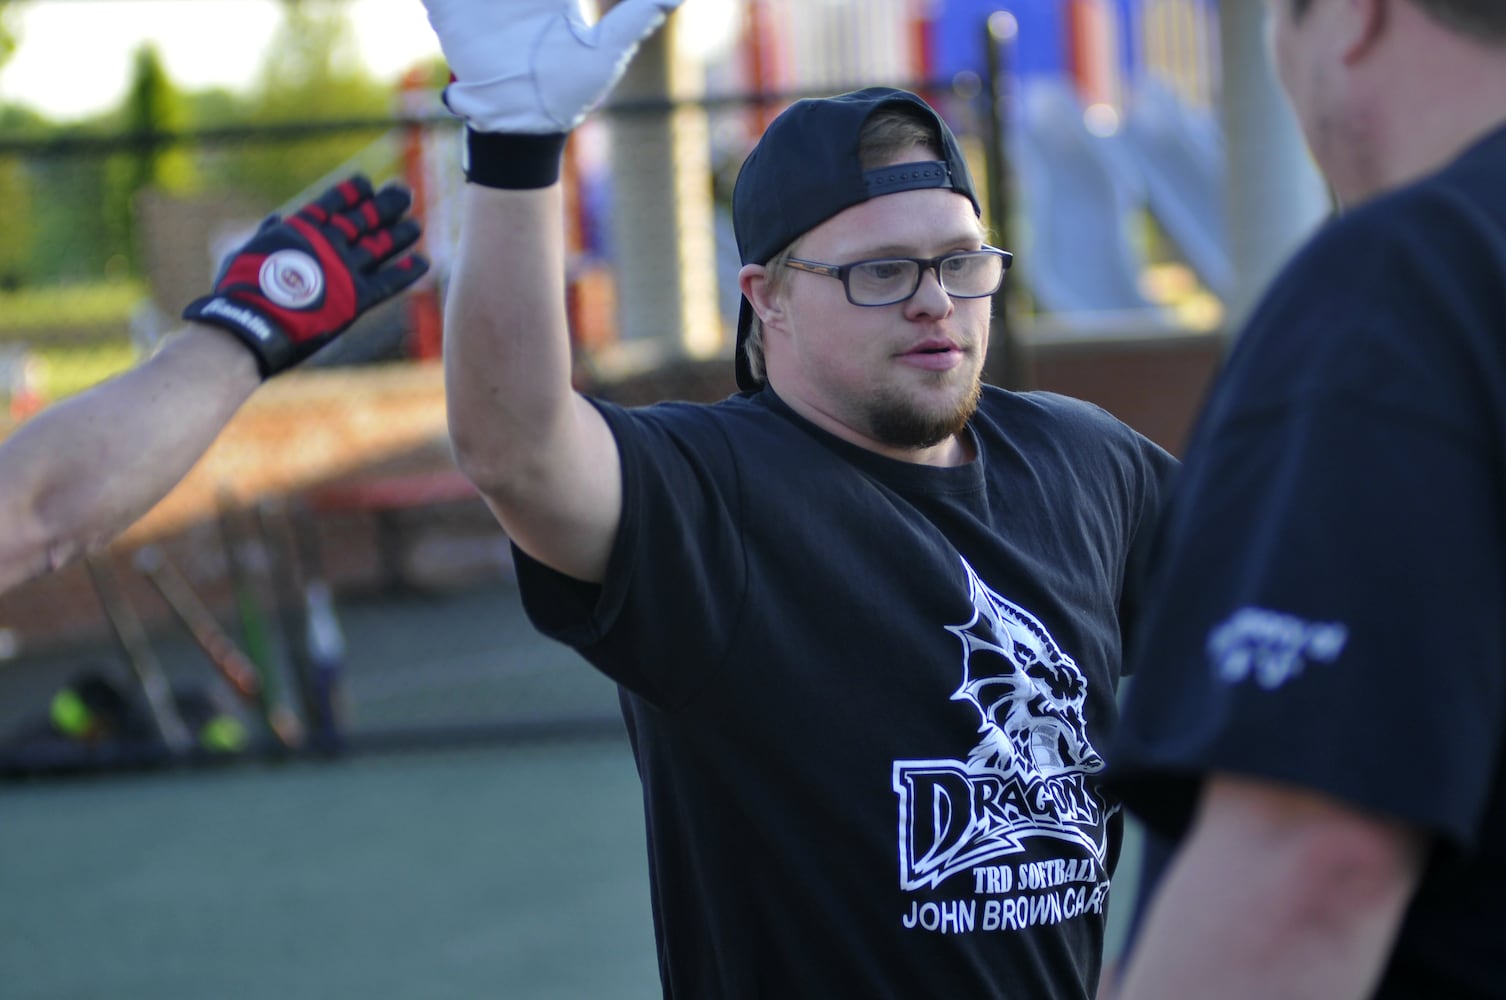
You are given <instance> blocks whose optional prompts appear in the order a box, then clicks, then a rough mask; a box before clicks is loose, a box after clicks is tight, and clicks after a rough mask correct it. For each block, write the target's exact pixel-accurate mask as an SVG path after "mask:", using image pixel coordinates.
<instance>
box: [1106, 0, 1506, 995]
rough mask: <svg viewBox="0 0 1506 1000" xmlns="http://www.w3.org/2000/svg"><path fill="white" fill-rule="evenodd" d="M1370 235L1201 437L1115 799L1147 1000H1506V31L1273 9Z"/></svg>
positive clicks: (1138, 973) (1487, 10) (1252, 353)
mask: <svg viewBox="0 0 1506 1000" xmlns="http://www.w3.org/2000/svg"><path fill="white" fill-rule="evenodd" d="M1270 17H1271V19H1272V22H1273V23H1272V26H1271V27H1272V34H1271V37H1272V41H1273V51H1274V55H1275V61H1276V64H1277V67H1278V70H1279V74H1280V76H1281V79H1282V81H1283V83H1284V85H1285V87H1286V89H1287V91H1288V93H1289V95H1290V97H1291V98H1292V102H1293V105H1294V107H1295V109H1296V111H1297V114H1298V117H1299V119H1300V120H1301V123H1302V125H1303V127H1304V130H1305V132H1306V134H1307V138H1308V142H1309V145H1310V146H1311V148H1312V151H1313V153H1314V155H1315V157H1316V158H1317V160H1318V162H1319V164H1320V165H1321V167H1322V168H1323V170H1324V172H1325V173H1326V175H1327V177H1328V179H1329V181H1330V182H1331V183H1332V185H1333V188H1334V190H1335V192H1336V193H1337V194H1338V196H1339V197H1340V199H1341V200H1342V202H1343V203H1344V205H1345V208H1346V211H1345V212H1344V214H1342V215H1340V216H1339V217H1338V218H1336V219H1335V220H1333V221H1332V222H1331V223H1330V224H1328V225H1327V226H1326V227H1325V228H1324V229H1323V230H1321V231H1320V232H1319V233H1318V234H1317V235H1316V237H1315V238H1314V239H1313V240H1312V241H1311V242H1310V243H1309V245H1308V246H1307V247H1305V248H1304V249H1303V250H1302V251H1301V252H1300V253H1299V254H1298V255H1297V256H1296V257H1295V258H1294V260H1293V261H1292V262H1291V263H1290V264H1289V265H1288V267H1287V268H1286V270H1285V271H1284V273H1283V274H1282V275H1281V276H1280V277H1279V279H1278V280H1277V281H1276V282H1275V284H1274V285H1273V287H1272V289H1271V290H1270V292H1269V293H1268V294H1267V295H1266V297H1265V299H1264V301H1263V302H1262V303H1261V304H1260V306H1259V308H1258V309H1257V310H1256V312H1255V313H1254V315H1253V316H1252V318H1251V320H1250V322H1249V325H1248V328H1247V329H1246V331H1245V332H1244V333H1243V334H1242V335H1241V337H1240V338H1239V340H1238V342H1237V344H1236V347H1235V350H1234V351H1233V353H1232V355H1231V356H1230V358H1229V360H1228V363H1227V365H1226V368H1225V370H1224V372H1223V373H1222V374H1221V376H1220V379H1219V381H1218V383H1217V386H1216V388H1215V390H1214V392H1213V393H1212V395H1211V396H1210V399H1209V403H1208V405H1207V408H1206V410H1205V412H1204V413H1203V415H1202V417H1201V419H1200V421H1199V425H1198V427H1197V429H1196V431H1195V433H1194V436H1193V441H1192V444H1191V446H1190V448H1189V451H1188V455H1187V463H1186V466H1185V468H1184V470H1183V473H1182V476H1181V478H1180V479H1179V481H1178V485H1177V488H1176V490H1175V492H1174V495H1173V498H1172V501H1171V503H1170V505H1169V507H1168V511H1167V515H1166V519H1165V521H1164V524H1163V529H1162V532H1161V533H1160V535H1159V536H1158V540H1157V544H1156V547H1155V550H1154V555H1153V567H1154V568H1153V571H1152V575H1151V580H1150V583H1149V584H1148V591H1147V595H1146V601H1145V604H1144V608H1145V611H1144V614H1143V616H1141V618H1140V620H1139V621H1138V622H1137V623H1136V632H1135V634H1136V636H1137V637H1138V638H1137V641H1136V643H1135V644H1134V646H1133V648H1132V650H1131V658H1130V662H1131V664H1132V665H1134V666H1135V667H1136V680H1135V684H1134V687H1133V688H1132V690H1131V692H1130V697H1129V702H1128V705H1127V707H1126V715H1125V719H1124V722H1123V725H1122V729H1121V732H1120V735H1119V737H1118V739H1117V740H1116V744H1115V746H1114V748H1113V752H1112V753H1111V755H1110V762H1111V764H1110V770H1111V776H1112V779H1111V783H1112V784H1113V786H1114V787H1117V788H1118V789H1120V790H1121V791H1122V792H1123V794H1124V796H1125V798H1126V801H1127V803H1128V805H1129V807H1130V808H1131V809H1132V811H1134V812H1136V813H1137V814H1138V815H1139V816H1141V817H1143V818H1144V820H1145V822H1146V824H1147V825H1148V827H1149V828H1150V830H1151V831H1152V833H1153V834H1154V835H1155V836H1156V837H1157V838H1168V839H1169V840H1170V841H1171V842H1172V843H1173V845H1174V847H1173V849H1172V851H1171V852H1170V861H1169V863H1165V864H1164V865H1163V864H1157V865H1156V870H1155V871H1153V872H1150V873H1148V875H1147V879H1146V881H1145V884H1146V885H1147V886H1148V888H1147V890H1146V892H1147V899H1148V902H1147V905H1146V906H1145V907H1144V908H1143V909H1142V910H1141V916H1140V920H1139V924H1138V929H1137V932H1136V934H1135V943H1134V945H1133V947H1132V950H1131V952H1130V957H1129V960H1128V966H1127V969H1126V973H1125V979H1124V982H1123V988H1122V991H1121V993H1120V1000H1131V998H1133V1000H1143V998H1156V1000H1163V998H1167V997H1205V996H1206V997H1212V996H1217V997H1220V998H1243V997H1261V998H1265V997H1293V998H1297V997H1312V998H1323V1000H1329V998H1334V997H1361V996H1377V997H1383V998H1444V997H1447V998H1462V997H1506V5H1503V4H1502V3H1500V2H1499V0H1270Z"/></svg>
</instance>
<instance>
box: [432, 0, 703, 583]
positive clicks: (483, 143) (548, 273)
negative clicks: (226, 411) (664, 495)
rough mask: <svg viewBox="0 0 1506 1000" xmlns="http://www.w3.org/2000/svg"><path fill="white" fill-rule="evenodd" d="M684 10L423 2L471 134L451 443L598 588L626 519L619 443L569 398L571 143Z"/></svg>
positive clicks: (449, 381) (629, 1)
mask: <svg viewBox="0 0 1506 1000" xmlns="http://www.w3.org/2000/svg"><path fill="white" fill-rule="evenodd" d="M679 2H680V0H621V2H619V3H617V4H616V5H615V6H613V7H612V9H611V10H609V11H608V12H607V14H606V16H605V17H603V18H602V20H601V21H600V22H599V23H597V24H595V25H587V24H584V23H583V22H581V21H580V19H579V11H578V5H577V4H576V3H574V2H573V0H425V5H426V7H427V8H428V11H429V20H430V22H431V23H432V24H433V26H434V30H435V32H436V34H437V35H438V36H439V41H440V45H441V47H442V48H443V49H444V52H445V57H446V58H447V59H448V60H449V63H450V68H451V70H452V71H453V72H454V74H455V82H454V83H452V84H451V85H450V87H449V88H448V89H447V90H446V92H445V100H446V103H448V104H449V106H450V108H451V110H453V111H455V112H456V113H457V114H459V115H462V116H463V117H464V118H465V119H466V122H467V126H468V127H467V130H466V141H467V150H468V156H467V171H466V173H467V180H468V181H469V182H470V183H468V184H467V185H466V188H465V195H464V202H463V205H462V209H461V218H462V219H463V223H462V230H461V237H460V247H459V253H458V254H457V257H456V264H455V268H454V271H453V274H452V277H451V284H450V292H449V298H448V301H447V303H446V309H445V384H446V395H447V399H448V405H449V420H450V437H451V440H452V442H453V446H454V449H455V457H456V461H457V463H458V464H459V465H460V467H461V469H462V470H463V471H464V472H465V473H466V475H467V476H469V477H470V479H471V481H472V482H473V483H475V485H476V487H477V489H479V490H480V491H481V494H482V495H483V496H484V497H485V498H486V500H487V503H488V504H489V505H490V506H491V508H492V510H493V512H494V513H495V514H496V515H497V518H498V520H499V521H500V522H501V523H502V526H503V527H504V528H506V530H507V532H508V534H509V536H510V537H511V538H512V539H513V541H515V542H516V543H517V544H518V545H519V546H520V547H521V548H522V549H523V550H524V551H525V552H527V553H528V554H529V555H531V556H533V557H534V558H535V559H538V560H539V561H540V562H543V563H545V564H546V565H548V566H551V567H553V568H554V569H556V570H558V571H560V572H562V573H566V574H569V575H570V576H573V577H576V578H577V579H581V580H587V581H592V582H599V581H600V580H601V579H603V577H604V576H605V574H606V567H607V557H608V555H609V554H610V551H611V546H612V541H613V539H614V537H615V536H616V532H617V525H618V521H619V520H620V517H621V513H622V483H621V475H620V470H619V467H618V455H617V445H616V442H615V441H614V439H613V437H612V434H611V432H610V430H609V429H608V427H607V425H606V422H605V421H604V420H603V418H602V417H601V415H600V413H599V412H598V411H597V410H596V409H595V407H593V406H592V405H591V404H590V403H589V402H587V401H586V400H585V399H584V398H583V397H581V396H580V395H578V394H577V393H576V392H574V390H573V389H572V384H571V377H570V376H571V371H570V365H571V358H570V345H569V335H568V329H567V325H566V316H565V285H564V274H565V254H564V233H563V226H564V220H563V203H562V196H561V191H560V185H559V164H560V156H561V153H562V151H563V148H564V142H565V137H566V136H567V135H568V134H569V132H570V130H571V129H573V128H574V127H575V126H576V125H577V124H579V123H580V121H581V120H582V119H583V118H584V117H585V115H586V114H587V112H589V111H590V109H591V108H592V107H593V106H594V105H595V104H596V103H597V102H598V101H600V100H601V98H602V97H604V96H605V95H606V93H607V92H608V91H609V90H610V89H611V87H612V85H613V84H614V83H615V82H616V80H617V79H618V77H619V76H620V75H621V73H622V71H623V69H624V68H625V67H626V65H627V62H628V60H629V59H630V58H631V57H632V54H633V52H634V51H635V50H636V49H637V46H638V44H639V42H640V41H641V39H642V38H644V37H646V36H647V35H648V34H649V33H650V32H652V31H653V30H654V29H655V28H657V27H658V25H659V23H660V22H662V21H663V19H664V15H665V13H666V12H667V11H669V10H671V9H672V8H674V7H675V6H677V5H678V3H679Z"/></svg>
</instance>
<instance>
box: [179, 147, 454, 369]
mask: <svg viewBox="0 0 1506 1000" xmlns="http://www.w3.org/2000/svg"><path fill="white" fill-rule="evenodd" d="M412 201H413V199H412V196H410V195H409V194H408V191H407V189H406V188H404V187H402V186H401V185H399V184H388V185H387V186H386V187H384V188H382V189H381V190H380V191H376V192H373V191H372V189H371V182H370V181H368V180H367V179H366V178H365V177H362V176H360V175H359V174H358V175H355V176H353V177H351V178H350V179H349V180H346V181H342V182H341V183H339V184H337V185H335V186H334V187H332V188H330V189H329V190H328V191H326V192H324V193H323V194H322V195H320V196H319V197H318V198H317V199H315V200H314V201H312V202H309V203H308V204H307V205H305V206H303V208H301V209H299V210H298V211H297V212H296V213H295V214H293V215H292V216H291V217H289V218H286V219H284V218H281V217H279V216H276V215H273V216H269V217H268V218H267V220H266V221H265V222H263V223H262V224H261V228H260V229H258V230H257V231H256V235H255V236H253V237H251V239H250V240H249V241H248V242H247V243H246V245H245V246H243V247H241V248H240V249H239V250H237V251H236V252H235V253H233V254H231V255H230V257H229V258H228V259H227V260H226V261H225V265H224V267H223V268H221V270H220V274H219V277H218V278H216V279H215V282H214V291H213V292H212V293H211V294H209V295H206V296H204V297H203V298H201V299H195V300H194V301H193V302H191V303H189V304H188V307H187V308H186V309H184V310H183V318H184V319H191V320H196V321H197V322H200V323H209V324H211V325H214V326H218V327H222V328H224V329H226V330H229V331H230V332H231V333H233V334H235V335H236V336H237V337H239V338H240V339H241V340H242V341H244V342H245V344H246V346H247V347H249V348H250V349H251V352H252V353H253V354H255V355H256V360H257V364H258V366H259V367H260V368H261V374H262V378H270V377H272V376H273V375H276V374H277V373H278V372H281V371H285V370H286V369H288V368H291V367H292V366H293V365H296V364H298V363H299V362H300V361H302V360H303V359H304V358H307V357H308V356H309V355H310V354H313V353H314V352H315V351H317V350H319V348H321V347H323V346H324V345H325V344H327V343H329V342H330V341H331V340H333V339H334V338H335V337H336V336H337V335H338V334H339V333H340V332H341V331H342V330H344V329H345V328H346V327H348V326H350V325H351V324H352V323H354V322H355V321H356V317H358V316H360V315H361V314H362V313H364V312H366V310H368V309H370V308H371V307H372V306H374V305H376V304H377V303H379V302H383V301H385V300H387V299H389V298H391V297H392V296H394V295H396V294H397V293H398V292H401V291H402V290H403V289H405V288H407V287H408V286H409V285H411V284H413V283H414V282H415V281H417V280H418V279H419V278H420V277H422V276H423V274H424V272H426V271H427V270H428V269H429V262H428V261H427V260H425V259H424V258H423V257H422V256H421V255H419V254H409V255H408V256H406V257H403V258H401V259H394V258H397V257H398V255H399V254H401V253H403V251H405V250H407V249H408V248H409V247H411V246H413V244H414V243H416V242H417V241H418V237H419V234H420V232H421V230H420V228H419V225H418V223H417V222H416V221H414V220H412V219H404V218H403V213H405V212H407V211H408V206H409V205H410V204H412Z"/></svg>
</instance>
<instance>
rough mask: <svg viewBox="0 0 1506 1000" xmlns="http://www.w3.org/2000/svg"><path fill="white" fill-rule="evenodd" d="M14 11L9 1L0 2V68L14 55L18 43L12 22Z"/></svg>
mask: <svg viewBox="0 0 1506 1000" xmlns="http://www.w3.org/2000/svg"><path fill="white" fill-rule="evenodd" d="M14 10H15V8H14V7H13V6H12V5H11V2H10V0H0V67H3V66H4V65H5V64H6V62H7V61H8V60H9V59H10V57H11V56H12V55H14V54H15V52H16V45H17V44H19V42H20V39H19V38H17V36H16V29H15V26H14V22H13V20H12V12H13V11H14Z"/></svg>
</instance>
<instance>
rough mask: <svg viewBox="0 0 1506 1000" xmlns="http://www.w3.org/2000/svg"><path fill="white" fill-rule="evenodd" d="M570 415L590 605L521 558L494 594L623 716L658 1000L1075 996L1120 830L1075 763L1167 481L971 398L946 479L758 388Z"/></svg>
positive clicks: (1116, 667)
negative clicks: (600, 454) (596, 423)
mask: <svg viewBox="0 0 1506 1000" xmlns="http://www.w3.org/2000/svg"><path fill="white" fill-rule="evenodd" d="M598 405H599V406H600V409H601V411H602V413H603V414H604V415H605V417H606V419H607V421H608V423H609V424H610V426H611V428H612V431H613V433H614V434H615V436H616V440H617V442H618V446H619V449H620V451H621V455H622V471H623V511H622V522H621V527H620V529H619V532H618V536H617V539H616V542H615V546H614V548H613V551H612V555H611V558H610V563H609V567H608V571H607V579H606V581H605V582H604V584H603V585H602V586H600V587H594V586H586V585H584V584H581V583H579V582H578V581H573V580H570V579H569V578H567V577H563V576H561V575H559V574H557V573H553V572H552V571H549V570H547V569H545V568H544V567H542V566H540V565H539V564H538V563H536V562H533V561H531V560H529V559H528V558H527V557H526V556H524V555H522V554H521V553H519V564H518V565H519V579H520V582H521V585H522V588H523V597H524V603H525V607H526V608H527V610H528V612H529V614H530V615H531V616H532V618H533V621H534V622H535V624H536V625H537V626H538V627H539V628H540V629H541V630H542V631H544V632H545V633H546V634H549V635H552V636H555V637H557V638H559V639H561V640H563V641H565V642H568V643H570V644H572V645H574V646H575V647H576V648H578V649H579V650H580V651H581V652H582V654H583V655H584V656H586V658H587V659H589V660H590V661H591V662H592V663H593V664H595V665H596V666H597V667H598V668H600V669H601V670H602V671H604V672H605V673H606V674H607V675H609V676H610V677H612V678H613V679H614V680H616V681H617V682H618V683H619V685H620V686H621V689H622V691H623V709H624V715H625V717H626V720H627V724H628V729H629V732H630V734H631V737H632V741H633V749H634V753H635V756H636V759H637V762H638V770H639V774H640V776H641V778H642V782H643V789H644V804H645V813H646V819H647V831H648V841H649V861H650V878H651V883H652V893H653V905H654V919H655V929H656V932H657V939H658V945H659V954H660V969H661V975H662V978H663V982H664V989H665V995H666V996H672V997H679V998H702V997H707V998H709V997H716V998H723V1000H734V998H742V997H780V998H799V997H822V998H830V997H837V996H843V997H845V996H862V997H865V998H882V997H906V998H913V997H920V996H937V997H940V996H945V997H958V998H961V997H999V996H1008V997H1015V996H1018V997H1031V998H1049V997H1084V996H1089V995H1091V993H1092V991H1093V989H1094V986H1095V984H1096V980H1097V976H1098V971H1099V955H1100V951H1101V947H1102V940H1103V921H1104V904H1105V902H1106V899H1107V890H1108V882H1109V876H1110V874H1111V872H1112V870H1113V867H1114V864H1115V862H1116V859H1117V855H1118V850H1119V842H1120V831H1121V819H1122V817H1121V816H1120V814H1119V810H1118V808H1117V805H1114V804H1112V803H1110V802H1107V801H1105V799H1104V798H1103V796H1102V795H1101V794H1100V792H1099V790H1098V787H1097V780H1096V776H1097V772H1098V771H1099V770H1100V769H1101V766H1102V758H1101V755H1100V753H1099V751H1098V748H1099V747H1100V746H1102V745H1103V743H1104V742H1105V741H1106V740H1107V739H1108V736H1109V730H1110V728H1111V726H1112V725H1113V724H1114V722H1115V720H1116V715H1117V710H1116V703H1115V687H1116V684H1117V681H1118V679H1119V674H1120V662H1121V635H1120V630H1119V608H1120V604H1121V601H1122V600H1123V599H1125V598H1126V597H1128V596H1129V595H1128V593H1127V589H1128V588H1126V585H1125V581H1126V577H1127V576H1132V575H1133V573H1134V570H1133V569H1132V568H1128V567H1130V564H1131V562H1132V560H1133V556H1134V553H1135V552H1136V551H1137V546H1139V545H1140V543H1142V542H1143V541H1144V540H1145V539H1147V538H1148V537H1149V535H1150V531H1151V528H1150V525H1151V523H1152V522H1153V520H1154V518H1155V516H1156V514H1157V512H1158V508H1159V497H1160V490H1161V483H1162V481H1163V479H1164V477H1165V476H1166V473H1167V471H1168V469H1169V467H1170V465H1171V464H1172V463H1171V460H1170V458H1169V457H1168V456H1167V455H1166V454H1165V453H1164V452H1163V451H1161V450H1160V449H1159V448H1157V447H1156V446H1155V445H1154V444H1152V443H1150V442H1149V441H1147V440H1146V439H1144V438H1142V437H1140V436H1139V435H1137V434H1135V433H1134V432H1132V431H1130V430H1129V429H1128V428H1127V427H1125V426H1124V425H1123V424H1121V423H1119V422H1118V421H1116V420H1114V419H1113V418H1112V417H1110V416H1109V415H1108V414H1106V413H1104V412H1103V411H1102V410H1099V409H1097V408H1096V407H1091V406H1089V405H1087V404H1084V403H1079V402H1077V401H1073V400H1068V399H1065V398H1062V397H1058V396H1053V395H1049V394H1018V395H1017V394H1010V393H1006V392H1003V391H1000V390H997V389H986V390H985V394H984V399H983V403H982V405H981V407H980V409H979V412H978V414H977V416H976V417H975V418H974V419H973V421H972V422H971V424H970V433H971V434H972V435H973V440H974V442H975V443H976V445H977V449H978V456H979V457H978V459H977V460H976V461H974V462H971V463H969V464H967V465H965V466H962V467H958V468H945V469H938V468H931V467H922V466H916V465H912V464H909V463H904V462H898V461H894V460H891V459H887V458H884V457H882V456H878V455H874V454H872V453H870V452H867V451H865V450H863V449H860V448H857V447H854V446H852V445H850V444H847V443H845V442H843V441H841V440H839V439H837V438H835V437H833V436H831V435H829V434H827V433H825V432H823V431H821V430H819V429H817V428H815V427H814V426H812V425H811V424H809V423H808V422H806V421H805V420H803V419H801V418H799V417H798V416H797V415H795V414H794V413H793V412H792V411H791V410H790V409H789V408H788V407H787V406H786V405H785V404H784V403H783V402H782V401H780V400H779V399H777V398H776V397H775V395H774V394H773V392H771V391H768V390H765V391H764V392H762V393H758V394H755V395H751V396H739V397H732V398H730V399H728V400H724V401H723V402H721V403H718V404H715V405H712V406H698V405H690V404H660V405H657V406H653V407H648V408H644V409H634V410H625V409H621V408H618V407H614V406H611V405H607V404H598Z"/></svg>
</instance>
